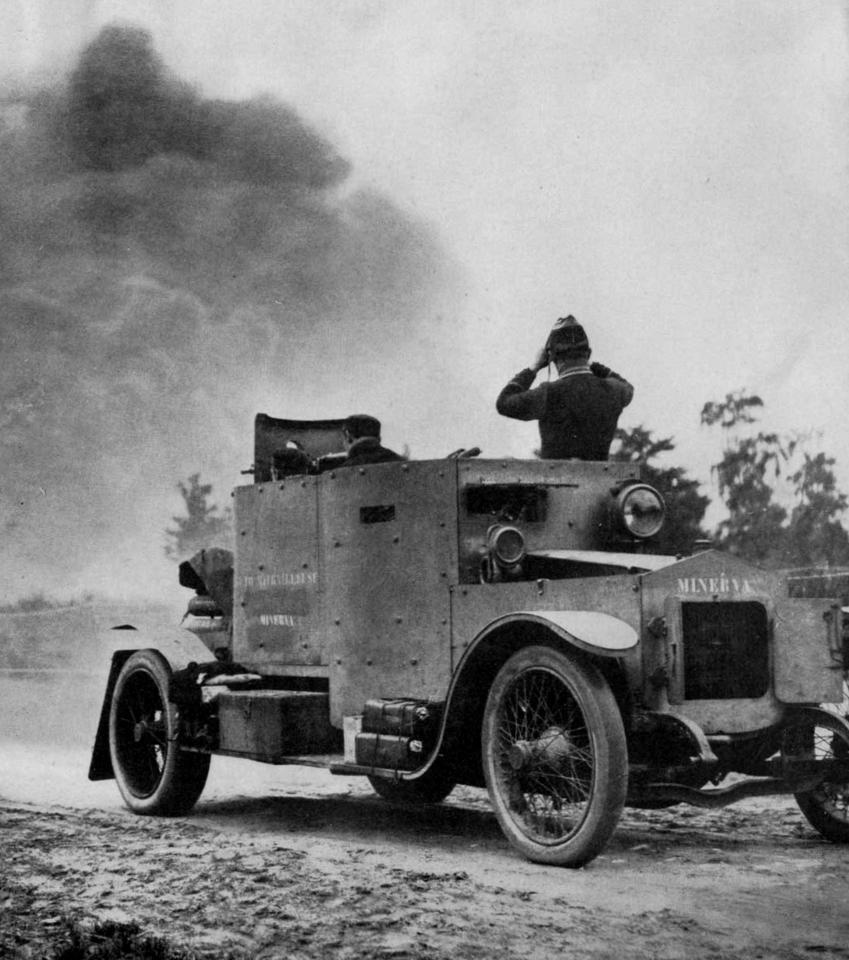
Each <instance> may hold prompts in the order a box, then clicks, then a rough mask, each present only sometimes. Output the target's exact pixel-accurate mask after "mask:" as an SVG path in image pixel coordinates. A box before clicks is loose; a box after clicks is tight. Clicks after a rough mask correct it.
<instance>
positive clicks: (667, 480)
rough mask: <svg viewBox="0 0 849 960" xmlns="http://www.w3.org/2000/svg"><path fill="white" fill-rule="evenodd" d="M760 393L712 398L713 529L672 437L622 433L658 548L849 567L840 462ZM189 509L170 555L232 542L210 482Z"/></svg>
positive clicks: (705, 417)
mask: <svg viewBox="0 0 849 960" xmlns="http://www.w3.org/2000/svg"><path fill="white" fill-rule="evenodd" d="M763 406H764V404H763V401H762V400H761V398H760V397H758V396H756V395H754V394H750V393H747V392H746V391H745V390H738V391H735V392H733V393H729V394H726V396H725V398H724V399H722V400H720V401H712V402H709V403H706V404H705V405H704V407H703V408H702V411H701V415H700V421H701V424H702V425H703V426H705V427H707V428H709V429H713V430H716V431H718V432H719V436H720V438H721V441H722V453H721V456H720V457H719V459H718V460H717V461H716V463H714V464H713V466H712V474H713V477H714V479H715V481H716V485H717V490H718V492H719V497H720V499H721V501H722V506H723V507H724V510H725V513H726V516H725V517H724V519H722V520H720V521H719V523H718V524H717V525H716V527H715V528H713V529H706V527H705V515H706V513H707V510H708V507H709V506H710V504H711V499H710V497H709V496H707V495H706V494H705V493H704V492H703V491H702V489H701V488H702V484H701V482H700V481H698V480H695V479H693V478H692V477H689V476H688V475H687V471H686V469H685V468H684V467H680V466H665V465H663V463H664V462H668V461H669V460H670V457H672V455H674V452H675V442H674V440H673V438H672V437H657V436H655V434H654V433H653V431H652V430H650V429H647V428H646V427H644V426H638V427H633V428H631V429H629V430H623V429H621V428H620V429H619V430H617V432H616V437H615V439H614V443H613V447H612V449H611V459H613V460H620V461H626V462H636V461H639V462H641V463H642V465H643V466H642V478H643V479H644V480H645V481H646V482H647V483H650V484H652V486H654V487H656V488H657V489H658V490H659V491H660V493H661V494H663V496H664V498H665V500H666V506H667V521H666V524H665V526H664V528H663V530H662V531H661V533H660V535H659V537H658V540H657V542H656V543H655V544H654V548H655V549H656V551H657V552H658V553H664V554H673V555H674V554H683V555H687V554H690V553H692V552H693V550H694V548H698V546H699V545H702V546H705V545H707V544H708V543H709V544H710V545H712V546H714V547H716V548H718V549H721V550H726V551H728V552H730V553H733V554H736V555H737V556H739V557H741V558H742V559H744V560H748V561H750V562H752V563H755V564H758V565H759V566H762V567H766V568H770V569H779V568H810V567H823V566H829V567H840V566H849V532H847V530H846V527H845V526H844V525H843V518H844V516H845V514H846V507H847V503H849V501H847V497H846V494H844V493H843V492H842V491H841V490H840V488H839V487H838V484H837V480H836V477H835V474H834V466H835V460H834V458H833V457H829V456H827V455H826V454H825V453H824V452H822V451H815V450H812V449H811V448H812V447H813V445H814V440H815V438H814V437H810V436H808V437H804V436H799V435H794V434H788V435H784V434H779V433H774V432H766V431H764V430H762V429H760V426H759V417H760V414H761V412H762V410H763ZM177 489H178V490H179V492H180V495H181V498H182V500H183V513H182V514H181V515H179V516H174V517H172V526H171V527H169V528H168V529H167V530H166V531H165V539H166V542H165V553H166V555H167V556H168V557H170V558H171V559H175V560H181V559H184V558H185V557H187V556H191V555H192V554H193V553H195V552H197V551H198V550H200V549H203V548H208V547H212V546H224V547H227V546H230V544H231V541H232V519H233V518H232V512H231V510H230V508H229V507H227V508H225V509H221V508H220V507H219V506H218V505H216V504H215V502H214V501H213V499H212V485H211V484H208V483H203V482H202V481H201V479H200V474H199V473H195V474H192V475H191V476H190V477H189V478H188V479H187V480H186V481H181V482H179V483H178V484H177Z"/></svg>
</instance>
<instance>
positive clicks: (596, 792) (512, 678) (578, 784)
mask: <svg viewBox="0 0 849 960" xmlns="http://www.w3.org/2000/svg"><path fill="white" fill-rule="evenodd" d="M482 751H483V768H484V776H485V778H486V785H487V788H488V790H489V797H490V801H491V802H492V805H493V807H494V809H495V815H496V817H497V819H498V822H499V825H500V826H501V829H502V830H503V832H504V834H505V835H506V837H507V839H508V840H509V841H510V843H511V844H512V846H513V847H514V848H515V849H516V850H518V851H519V852H520V853H521V854H523V855H524V856H525V857H527V858H528V859H529V860H533V861H535V862H537V863H547V864H555V865H557V866H563V867H580V866H583V864H585V863H588V862H589V861H590V860H592V859H593V858H594V857H596V856H598V854H599V853H600V852H601V851H602V850H603V849H604V847H605V845H606V844H607V841H608V840H609V839H610V836H611V834H612V833H613V831H614V830H615V828H616V824H617V823H618V822H619V817H620V815H621V813H622V808H623V806H624V803H625V796H626V794H627V791H628V749H627V744H626V741H625V730H624V727H623V724H622V716H621V714H620V712H619V707H618V705H617V703H616V699H615V698H614V696H613V693H612V692H611V690H610V687H609V686H608V684H607V681H606V680H605V679H604V678H603V677H602V675H601V674H600V673H599V671H598V670H597V669H596V668H595V667H594V666H593V665H592V664H590V663H588V662H586V661H585V660H583V659H579V658H578V656H577V655H575V656H567V655H566V654H564V653H561V652H560V651H558V650H555V649H553V648H552V647H546V646H534V647H525V648H524V649H522V650H520V651H519V652H518V653H516V654H514V655H513V656H512V657H511V658H510V659H509V660H508V661H507V662H506V663H505V664H504V666H503V667H502V668H501V670H500V671H499V673H498V675H497V676H496V678H495V681H494V683H493V685H492V688H491V689H490V691H489V696H488V698H487V702H486V708H485V711H484V720H483V731H482Z"/></svg>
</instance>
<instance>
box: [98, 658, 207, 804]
mask: <svg viewBox="0 0 849 960" xmlns="http://www.w3.org/2000/svg"><path fill="white" fill-rule="evenodd" d="M170 676H171V671H170V669H169V667H168V664H167V663H166V662H165V660H164V659H163V658H162V656H161V655H160V654H158V653H156V651H154V650H140V651H138V652H137V653H134V654H133V655H132V656H131V657H130V658H129V659H128V660H127V662H126V663H125V664H124V666H123V668H122V670H121V672H120V673H119V674H118V680H117V682H116V684H115V690H114V693H113V694H112V703H111V706H110V711H109V752H110V755H111V757H112V769H113V771H114V773H115V779H116V781H117V782H118V789H119V790H120V791H121V796H122V797H123V798H124V803H126V805H127V806H128V807H129V808H130V810H132V811H133V812H134V813H142V814H158V815H162V816H180V815H182V814H185V813H188V812H189V810H191V808H192V807H193V806H194V805H195V803H196V802H197V799H198V797H199V796H200V795H201V792H202V791H203V788H204V785H205V784H206V776H207V773H208V772H209V754H206V753H188V752H186V751H184V750H181V749H180V747H179V745H178V743H177V708H176V706H175V705H174V704H173V703H171V702H169V700H168V683H169V680H170Z"/></svg>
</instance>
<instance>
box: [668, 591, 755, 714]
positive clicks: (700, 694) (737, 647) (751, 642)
mask: <svg viewBox="0 0 849 960" xmlns="http://www.w3.org/2000/svg"><path fill="white" fill-rule="evenodd" d="M681 617H682V623H681V626H682V633H683V638H684V698H685V699H686V700H736V699H746V698H757V697H762V696H763V695H764V694H765V693H766V692H767V690H768V689H769V630H768V625H767V615H766V609H765V608H764V606H763V604H761V603H757V602H755V601H748V600H746V601H737V602H733V603H722V602H714V603H682V604H681Z"/></svg>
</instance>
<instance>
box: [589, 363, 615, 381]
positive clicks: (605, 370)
mask: <svg viewBox="0 0 849 960" xmlns="http://www.w3.org/2000/svg"><path fill="white" fill-rule="evenodd" d="M590 370H591V371H592V372H593V373H594V374H595V375H596V376H597V377H601V378H602V379H604V378H605V377H609V376H610V367H606V366H605V365H604V364H603V363H591V364H590Z"/></svg>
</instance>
